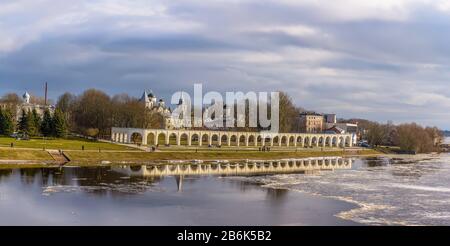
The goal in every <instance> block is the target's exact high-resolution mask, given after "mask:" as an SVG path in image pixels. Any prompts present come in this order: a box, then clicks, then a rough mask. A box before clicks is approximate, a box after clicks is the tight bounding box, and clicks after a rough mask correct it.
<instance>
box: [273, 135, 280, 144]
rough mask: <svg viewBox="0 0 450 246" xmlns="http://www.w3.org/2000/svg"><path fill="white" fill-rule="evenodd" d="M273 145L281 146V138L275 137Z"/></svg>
mask: <svg viewBox="0 0 450 246" xmlns="http://www.w3.org/2000/svg"><path fill="white" fill-rule="evenodd" d="M273 145H274V146H280V137H279V136H275V137H274V138H273Z"/></svg>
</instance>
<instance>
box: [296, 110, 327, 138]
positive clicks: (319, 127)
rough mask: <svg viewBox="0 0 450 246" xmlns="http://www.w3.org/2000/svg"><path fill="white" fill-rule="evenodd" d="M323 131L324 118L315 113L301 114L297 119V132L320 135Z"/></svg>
mask: <svg viewBox="0 0 450 246" xmlns="http://www.w3.org/2000/svg"><path fill="white" fill-rule="evenodd" d="M323 130H324V116H323V115H322V114H318V113H315V112H303V113H301V114H300V118H299V132H306V133H320V132H323Z"/></svg>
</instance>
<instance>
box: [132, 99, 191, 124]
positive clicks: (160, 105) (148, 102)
mask: <svg viewBox="0 0 450 246" xmlns="http://www.w3.org/2000/svg"><path fill="white" fill-rule="evenodd" d="M139 101H140V102H142V103H144V104H145V108H147V109H149V110H150V111H151V112H153V113H158V114H160V115H162V116H163V119H164V122H162V123H163V128H165V129H176V128H177V127H176V126H178V125H181V121H182V120H183V119H182V117H180V118H181V119H177V118H173V117H172V110H171V109H170V108H169V107H167V106H166V103H165V102H164V100H163V99H162V98H161V99H159V100H157V98H156V96H155V95H154V94H153V92H152V91H147V90H144V93H143V94H142V97H141V99H140V100H139ZM183 102H184V101H183V98H180V100H179V102H178V106H179V105H182V106H184V107H186V106H187V105H183Z"/></svg>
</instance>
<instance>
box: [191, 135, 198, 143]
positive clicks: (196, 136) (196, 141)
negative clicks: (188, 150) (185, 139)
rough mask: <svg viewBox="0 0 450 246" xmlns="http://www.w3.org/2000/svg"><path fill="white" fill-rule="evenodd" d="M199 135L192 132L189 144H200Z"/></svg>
mask: <svg viewBox="0 0 450 246" xmlns="http://www.w3.org/2000/svg"><path fill="white" fill-rule="evenodd" d="M199 140H200V137H199V135H198V134H197V133H194V134H192V136H191V145H200V141H199Z"/></svg>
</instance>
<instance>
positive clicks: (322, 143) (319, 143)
mask: <svg viewBox="0 0 450 246" xmlns="http://www.w3.org/2000/svg"><path fill="white" fill-rule="evenodd" d="M324 141H325V140H324V138H323V137H322V136H320V137H319V141H318V143H317V144H318V145H319V146H320V147H325V142H324Z"/></svg>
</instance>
